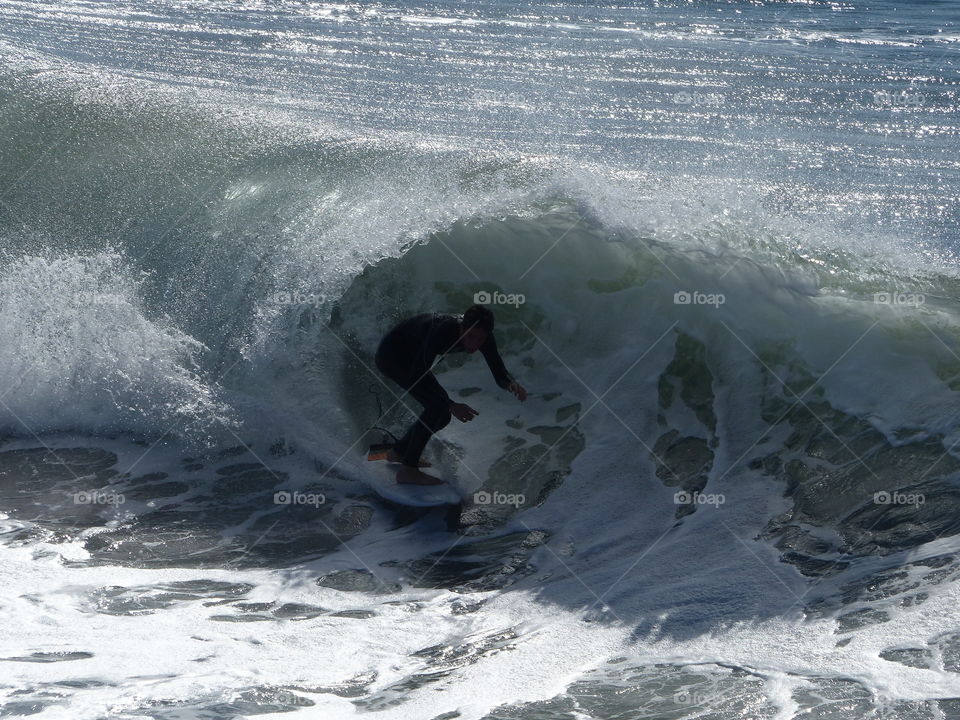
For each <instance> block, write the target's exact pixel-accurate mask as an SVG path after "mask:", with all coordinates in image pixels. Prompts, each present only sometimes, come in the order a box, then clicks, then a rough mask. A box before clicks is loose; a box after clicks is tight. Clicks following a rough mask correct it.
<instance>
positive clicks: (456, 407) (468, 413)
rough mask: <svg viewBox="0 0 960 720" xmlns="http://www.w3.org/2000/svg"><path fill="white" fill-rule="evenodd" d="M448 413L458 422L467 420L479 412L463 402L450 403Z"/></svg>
mask: <svg viewBox="0 0 960 720" xmlns="http://www.w3.org/2000/svg"><path fill="white" fill-rule="evenodd" d="M450 414H451V415H453V416H454V417H455V418H456V419H457V420H459V421H460V422H467V421H468V420H473V418H474V416H475V415H479V414H480V413H478V412H477V411H476V410H474V409H473V408H472V407H470V406H469V405H466V404H465V403H450Z"/></svg>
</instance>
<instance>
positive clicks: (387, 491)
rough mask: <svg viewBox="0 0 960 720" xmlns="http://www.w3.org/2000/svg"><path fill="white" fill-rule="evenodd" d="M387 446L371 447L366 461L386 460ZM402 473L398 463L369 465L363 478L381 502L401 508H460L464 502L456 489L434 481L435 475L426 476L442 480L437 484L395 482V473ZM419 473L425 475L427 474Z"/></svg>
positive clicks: (372, 463)
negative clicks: (456, 506) (394, 504)
mask: <svg viewBox="0 0 960 720" xmlns="http://www.w3.org/2000/svg"><path fill="white" fill-rule="evenodd" d="M389 447H390V446H388V445H387V446H384V445H374V446H371V448H370V452H369V453H368V454H367V459H368V460H380V459H384V458H386V451H387V449H389ZM402 470H403V466H402V465H400V464H398V463H388V462H371V463H369V464H368V465H367V466H366V468H365V471H364V479H365V480H366V483H367V485H369V486H370V488H371V489H372V490H373V491H374V492H376V493H377V495H379V496H380V497H382V498H383V499H384V500H389V501H391V502H395V503H399V504H400V505H409V506H411V507H434V506H436V505H459V504H460V503H461V502H462V501H463V498H462V497H460V493H459V492H458V491H457V489H456V488H454V487H453V486H452V485H450V484H449V483H448V482H446V481H443V480H442V478H436V476H435V475H428V477H433V478H436V479H437V480H441V483H440V484H439V485H412V484H409V483H399V482H397V474H398V473H399V472H401V471H402ZM422 474H423V475H427V473H422Z"/></svg>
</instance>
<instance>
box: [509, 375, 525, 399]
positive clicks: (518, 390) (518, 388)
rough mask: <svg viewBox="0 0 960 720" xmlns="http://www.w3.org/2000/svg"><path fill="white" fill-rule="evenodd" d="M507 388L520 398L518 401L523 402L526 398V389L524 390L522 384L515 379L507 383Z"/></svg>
mask: <svg viewBox="0 0 960 720" xmlns="http://www.w3.org/2000/svg"><path fill="white" fill-rule="evenodd" d="M507 390H509V391H510V392H512V393H513V394H514V395H516V396H517V397H518V398H519V399H520V402H523V401H524V400H526V399H527V391H526V390H524V389H523V385H521V384H520V383H518V382H517V381H516V380H514V381H513V382H512V383H510V384H509V385H507Z"/></svg>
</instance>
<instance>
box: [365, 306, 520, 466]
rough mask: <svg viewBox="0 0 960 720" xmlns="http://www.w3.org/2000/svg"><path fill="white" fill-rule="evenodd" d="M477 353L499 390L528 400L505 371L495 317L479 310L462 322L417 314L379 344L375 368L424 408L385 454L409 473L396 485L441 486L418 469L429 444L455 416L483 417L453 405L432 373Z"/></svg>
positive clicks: (474, 308)
mask: <svg viewBox="0 0 960 720" xmlns="http://www.w3.org/2000/svg"><path fill="white" fill-rule="evenodd" d="M477 350H479V351H480V352H481V353H483V357H484V359H485V360H486V361H487V366H488V367H489V368H490V372H492V373H493V377H494V380H496V383H497V385H499V386H500V387H502V388H504V389H505V390H509V391H510V392H512V393H513V394H514V395H516V396H517V398H519V399H520V400H521V401H523V400H526V398H527V391H526V390H524V388H523V386H522V385H520V383H518V382H517V381H516V380H515V379H514V378H513V376H511V375H510V373H508V372H507V368H506V367H505V366H504V364H503V359H502V358H501V357H500V353H499V352H498V351H497V342H496V340H494V337H493V313H492V312H491V311H490V310H489V309H488V308H485V307H483V306H481V305H472V306H471V307H470V308H468V309H467V311H466V312H465V313H464V314H463V316H462V317H458V316H456V315H448V314H444V313H422V314H420V315H414V316H413V317H410V318H407V319H406V320H404V321H403V322H401V323H400V324H399V325H397V326H395V327H394V328H393V329H392V330H390V331H389V332H388V333H387V334H386V335H384V336H383V339H382V340H381V341H380V345H379V346H378V347H377V353H376V356H375V359H376V363H377V368H379V370H380V372H382V373H383V374H384V375H386V376H387V377H388V378H390V379H391V380H393V381H394V382H395V383H397V384H398V385H399V386H400V387H402V388H403V389H404V390H406V391H407V392H408V393H409V394H410V395H412V396H413V397H414V398H415V399H416V400H417V402H419V403H420V404H421V405H423V412H422V413H421V414H420V417H419V418H418V419H417V420H416V421H415V422H414V423H413V425H411V426H410V429H409V430H407V432H406V434H405V435H404V436H403V437H402V438H400V440H399V441H398V442H397V443H396V445H394V446H393V448H391V450H390V451H389V452H388V453H387V460H388V461H389V462H398V463H402V464H403V465H404V466H405V467H404V468H403V470H404V471H405V472H401V473H400V474H399V475H398V482H407V483H415V484H436V483H439V482H441V481H440V480H437V479H436V478H431V477H430V476H429V475H425V474H423V473H421V472H419V470H417V468H419V467H426V466H428V465H429V463H425V462H421V461H420V455H421V453H423V449H424V447H425V446H426V444H427V441H428V440H429V439H430V437H431V435H433V434H434V433H435V432H437V431H438V430H440V429H442V428H444V427H446V426H447V424H448V423H449V422H450V418H451V417H455V418H457V420H459V421H460V422H469V421H470V420H473V418H474V417H476V416H477V415H478V414H479V413H478V412H477V411H476V410H474V409H473V408H472V407H470V406H469V405H467V404H466V403H456V402H453V401H452V400H451V399H450V396H449V395H447V392H446V390H444V389H443V387H442V386H441V385H440V383H439V382H437V378H436V377H435V376H434V374H433V373H432V372H430V368H431V367H432V366H433V363H434V360H435V359H436V357H437V356H438V355H440V356H443V355H445V354H446V353H449V352H467V353H474V352H476V351H477ZM408 468H410V469H409V470H408Z"/></svg>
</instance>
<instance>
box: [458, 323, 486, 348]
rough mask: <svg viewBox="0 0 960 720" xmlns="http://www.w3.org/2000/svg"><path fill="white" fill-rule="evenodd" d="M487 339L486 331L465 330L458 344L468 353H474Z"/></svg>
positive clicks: (476, 329) (477, 329) (478, 329)
mask: <svg viewBox="0 0 960 720" xmlns="http://www.w3.org/2000/svg"><path fill="white" fill-rule="evenodd" d="M486 339H487V331H486V330H481V329H480V328H473V329H471V330H467V332H465V333H464V334H463V335H461V336H460V344H461V345H462V346H463V349H464V350H466V351H467V352H468V353H472V352H476V351H477V350H478V349H479V348H480V346H481V345H483V343H484V342H485V341H486Z"/></svg>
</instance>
